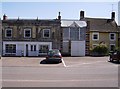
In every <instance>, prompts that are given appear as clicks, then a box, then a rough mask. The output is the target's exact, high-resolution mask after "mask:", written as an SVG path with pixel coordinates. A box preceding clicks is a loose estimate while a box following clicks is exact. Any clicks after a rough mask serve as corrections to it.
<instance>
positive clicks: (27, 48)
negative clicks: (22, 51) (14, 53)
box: [26, 44, 28, 56]
mask: <svg viewBox="0 0 120 89" xmlns="http://www.w3.org/2000/svg"><path fill="white" fill-rule="evenodd" d="M26 56H28V44H26Z"/></svg>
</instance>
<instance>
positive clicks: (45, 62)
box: [40, 59, 59, 64]
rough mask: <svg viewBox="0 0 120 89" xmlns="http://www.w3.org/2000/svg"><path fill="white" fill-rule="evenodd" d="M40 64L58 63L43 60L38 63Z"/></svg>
mask: <svg viewBox="0 0 120 89" xmlns="http://www.w3.org/2000/svg"><path fill="white" fill-rule="evenodd" d="M40 64H59V63H57V62H52V61H47V60H46V59H43V60H42V61H40Z"/></svg>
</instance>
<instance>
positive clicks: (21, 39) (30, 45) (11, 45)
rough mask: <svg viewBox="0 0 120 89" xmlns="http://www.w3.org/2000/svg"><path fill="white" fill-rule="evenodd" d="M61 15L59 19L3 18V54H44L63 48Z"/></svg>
mask: <svg viewBox="0 0 120 89" xmlns="http://www.w3.org/2000/svg"><path fill="white" fill-rule="evenodd" d="M60 19H61V16H60V14H59V16H58V18H57V19H38V18H37V19H19V18H18V19H8V18H7V16H6V15H4V16H3V20H2V38H3V47H2V48H3V49H2V50H3V54H2V55H3V56H43V55H46V54H47V51H48V50H49V49H61V30H60V28H61V27H60V26H61V22H60Z"/></svg>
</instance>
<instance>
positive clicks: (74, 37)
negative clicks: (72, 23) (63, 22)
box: [70, 28, 80, 40]
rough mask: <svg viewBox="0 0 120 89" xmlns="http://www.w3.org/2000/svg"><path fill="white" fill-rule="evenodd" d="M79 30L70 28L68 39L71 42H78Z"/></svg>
mask: <svg viewBox="0 0 120 89" xmlns="http://www.w3.org/2000/svg"><path fill="white" fill-rule="evenodd" d="M79 35H80V34H79V28H70V39H71V40H79V38H80V36H79Z"/></svg>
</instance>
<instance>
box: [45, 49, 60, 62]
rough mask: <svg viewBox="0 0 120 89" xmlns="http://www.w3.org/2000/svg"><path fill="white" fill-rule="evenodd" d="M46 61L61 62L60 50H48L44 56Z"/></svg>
mask: <svg viewBox="0 0 120 89" xmlns="http://www.w3.org/2000/svg"><path fill="white" fill-rule="evenodd" d="M46 61H47V62H57V63H61V62H62V55H61V53H60V51H59V50H58V49H52V50H49V51H48V54H47V57H46Z"/></svg>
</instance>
